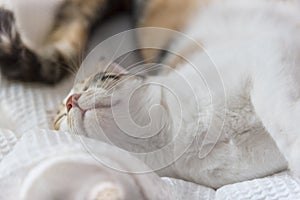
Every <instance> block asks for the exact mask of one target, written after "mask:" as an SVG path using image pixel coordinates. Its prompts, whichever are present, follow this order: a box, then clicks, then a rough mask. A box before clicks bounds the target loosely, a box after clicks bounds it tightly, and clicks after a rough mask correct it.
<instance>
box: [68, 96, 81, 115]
mask: <svg viewBox="0 0 300 200" xmlns="http://www.w3.org/2000/svg"><path fill="white" fill-rule="evenodd" d="M80 96H81V95H80V94H72V95H71V96H70V97H69V98H68V100H67V103H66V107H67V112H69V111H70V110H71V108H72V107H73V106H74V105H77V101H78V99H79V98H80Z"/></svg>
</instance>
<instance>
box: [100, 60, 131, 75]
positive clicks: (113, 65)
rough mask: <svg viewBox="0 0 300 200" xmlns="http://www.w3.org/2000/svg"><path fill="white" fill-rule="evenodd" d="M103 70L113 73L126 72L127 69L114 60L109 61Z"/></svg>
mask: <svg viewBox="0 0 300 200" xmlns="http://www.w3.org/2000/svg"><path fill="white" fill-rule="evenodd" d="M105 71H107V72H111V73H115V74H128V71H127V70H126V69H125V68H124V67H122V66H120V65H119V64H118V63H115V62H112V63H110V64H109V65H108V67H107V69H105Z"/></svg>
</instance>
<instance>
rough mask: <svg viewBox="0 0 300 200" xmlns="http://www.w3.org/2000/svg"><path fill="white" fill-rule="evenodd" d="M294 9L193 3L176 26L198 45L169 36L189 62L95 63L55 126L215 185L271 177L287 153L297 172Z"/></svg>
mask: <svg viewBox="0 0 300 200" xmlns="http://www.w3.org/2000/svg"><path fill="white" fill-rule="evenodd" d="M299 8H300V7H298V4H296V2H295V1H276V0H274V1H269V0H265V1H261V0H256V1H246V0H242V1H238V2H237V1H233V0H226V1H221V0H217V1H212V2H209V3H208V4H207V5H206V6H205V7H202V6H199V7H198V11H197V12H195V15H194V16H193V17H192V18H190V19H189V20H188V21H189V22H188V23H187V24H188V25H187V26H186V28H185V29H184V33H185V34H186V35H188V36H190V37H192V38H194V39H195V40H197V41H198V42H199V43H201V44H203V47H204V49H198V48H191V50H190V51H185V49H189V47H192V46H193V44H191V43H187V42H185V41H181V40H180V39H177V40H173V41H172V45H171V47H170V49H169V50H170V51H171V50H172V49H173V50H177V51H178V49H179V50H182V52H185V53H184V55H183V56H184V57H186V58H188V62H184V61H183V60H182V59H177V57H176V56H175V57H174V56H172V55H170V56H169V57H167V58H166V59H165V60H166V61H168V62H167V63H172V66H173V67H174V69H173V70H169V71H168V72H165V73H160V74H159V75H155V76H147V75H144V74H142V73H137V74H133V73H131V72H130V70H129V71H126V70H125V69H122V68H121V67H120V66H117V64H114V63H111V64H110V65H109V67H108V68H107V67H106V66H105V65H103V66H102V67H100V69H99V72H98V73H96V74H95V75H93V76H91V77H89V78H87V79H86V80H84V81H83V82H81V83H79V84H77V85H75V86H74V88H73V90H72V91H71V92H70V94H69V95H68V96H67V97H66V99H65V101H64V103H63V104H62V107H61V108H60V110H59V112H58V115H57V117H56V119H55V120H54V127H55V129H60V130H67V131H69V132H70V133H75V134H80V135H85V136H87V137H91V138H95V139H99V140H103V141H106V142H108V143H112V144H114V145H116V146H119V147H120V148H123V149H125V150H127V151H130V152H136V153H146V154H145V156H144V157H142V158H141V159H143V160H144V161H145V162H146V164H148V165H149V166H150V167H151V168H153V169H154V170H157V172H158V173H159V174H160V175H161V176H172V177H176V178H181V179H185V180H189V181H193V182H196V183H199V184H202V185H206V186H211V187H213V188H218V187H221V186H222V185H225V184H229V183H234V182H238V181H244V180H249V179H253V178H257V177H264V176H267V175H271V174H273V173H276V172H279V171H281V170H284V169H286V168H287V164H286V161H287V162H288V167H289V169H290V170H291V171H292V172H293V173H294V174H295V175H297V176H300V154H299V147H300V130H299V127H298V126H299V123H298V122H299V120H300V98H299V97H300V96H299V95H300V84H299V80H300V68H299V67H300V56H299V52H300V40H299V34H300V29H299V25H300V10H299ZM195 19H197V20H195ZM207 54H208V55H209V56H207ZM209 58H212V61H210V59H209ZM191 63H193V64H194V66H191ZM101 69H102V70H101ZM216 72H217V73H216ZM199 73H201V77H204V78H203V79H201V78H199V77H200V75H199ZM218 74H219V75H220V77H219V76H218ZM174 94H175V95H174ZM178 102H179V104H178ZM169 144H170V145H169ZM165 146H168V148H167V149H166V150H162V151H160V154H157V155H156V154H155V155H156V156H153V155H152V154H151V153H149V152H155V151H156V150H160V149H162V147H165ZM185 147H188V148H185ZM147 152H148V153H149V154H147ZM177 156H178V157H177ZM169 159H173V161H174V162H169V161H170V160H169ZM163 167H164V168H163Z"/></svg>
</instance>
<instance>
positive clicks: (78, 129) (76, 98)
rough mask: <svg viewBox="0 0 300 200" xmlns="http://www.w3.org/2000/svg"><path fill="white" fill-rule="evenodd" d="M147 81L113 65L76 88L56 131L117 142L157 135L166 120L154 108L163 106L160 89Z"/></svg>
mask: <svg viewBox="0 0 300 200" xmlns="http://www.w3.org/2000/svg"><path fill="white" fill-rule="evenodd" d="M145 80H146V78H145V77H144V76H142V75H140V74H131V73H128V72H127V71H126V70H124V69H123V68H121V67H120V66H118V65H116V64H111V65H110V66H109V68H108V69H106V70H104V71H100V72H98V73H96V74H94V75H92V76H90V77H89V78H87V79H85V80H84V81H83V82H81V83H79V84H77V85H75V86H74V88H73V89H72V91H71V92H70V93H69V95H68V96H67V97H66V98H65V100H64V102H63V104H62V106H61V108H60V110H59V113H58V115H57V117H56V119H55V120H54V128H55V129H57V130H66V131H70V132H72V133H75V134H80V135H85V136H87V137H92V138H95V139H99V140H104V141H105V140H106V141H107V139H108V140H113V141H114V142H118V141H119V142H120V141H126V140H127V141H128V140H129V138H131V139H132V138H140V137H141V138H143V137H150V136H152V134H153V135H155V134H157V133H158V132H159V131H160V129H161V128H162V126H163V124H164V119H165V118H166V116H165V115H164V114H162V113H161V111H160V109H159V108H158V109H157V107H155V105H159V104H160V103H161V98H160V97H161V96H160V95H161V90H160V89H159V86H157V87H153V86H151V84H150V85H149V84H147V83H146V81H145ZM153 106H154V107H153ZM150 134H151V135H150ZM131 142H132V141H131Z"/></svg>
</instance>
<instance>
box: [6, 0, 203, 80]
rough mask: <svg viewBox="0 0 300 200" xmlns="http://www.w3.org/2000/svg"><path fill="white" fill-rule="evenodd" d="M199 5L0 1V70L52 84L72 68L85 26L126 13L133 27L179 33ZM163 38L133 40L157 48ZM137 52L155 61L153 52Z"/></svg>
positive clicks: (192, 0) (190, 1)
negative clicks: (162, 28)
mask: <svg viewBox="0 0 300 200" xmlns="http://www.w3.org/2000/svg"><path fill="white" fill-rule="evenodd" d="M202 1H204V0H185V1H181V0H145V1H140V0H47V1H39V0H0V69H1V71H2V73H3V74H4V75H5V76H6V77H8V78H10V79H15V80H22V81H39V82H45V83H55V82H57V81H58V80H60V79H61V78H62V77H64V76H65V75H66V74H67V73H68V72H70V71H71V72H74V71H76V70H77V67H76V66H77V65H78V64H79V63H78V60H80V58H81V57H82V54H83V52H84V47H85V44H86V40H87V37H88V36H89V32H90V31H91V28H92V27H93V25H94V24H95V23H96V22H98V21H100V20H102V19H103V18H105V17H106V16H108V15H111V14H113V13H115V12H117V11H121V10H128V11H129V12H130V13H131V14H132V19H133V24H134V26H135V27H146V26H151V27H164V28H170V29H174V30H179V29H180V28H181V27H182V26H183V25H184V23H185V22H186V19H187V17H188V16H189V14H190V13H192V12H191V11H192V10H193V9H194V5H195V4H196V3H197V2H202ZM178 11H180V12H178ZM170 16H172V17H170ZM169 37H170V36H169V35H151V36H150V35H147V34H143V35H139V36H137V40H138V41H139V43H141V44H147V43H153V42H154V43H157V44H159V45H160V46H161V47H163V46H164V45H166V42H167V41H168V40H169V39H170V38H169ZM141 53H142V55H143V56H144V57H145V58H147V57H157V55H158V54H159V51H149V50H148V51H146V50H143V51H142V52H141Z"/></svg>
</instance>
